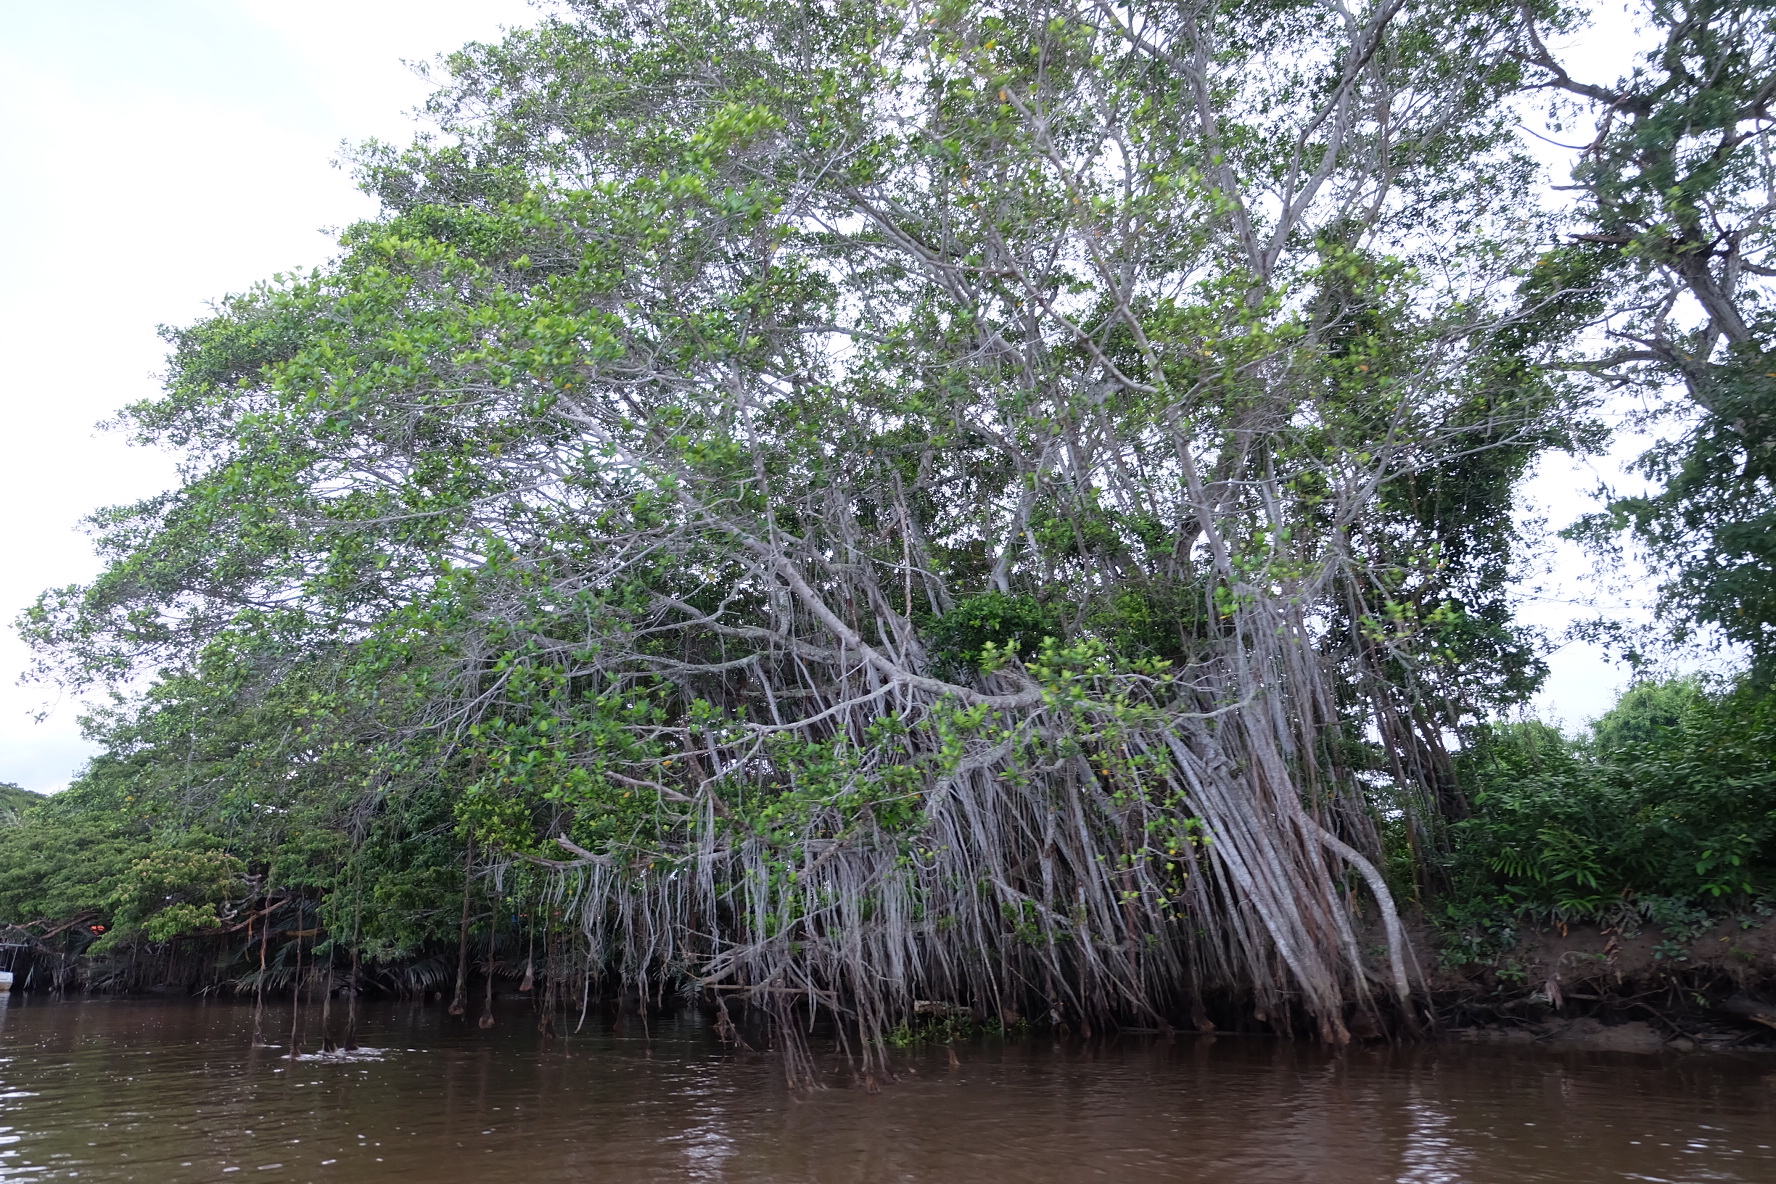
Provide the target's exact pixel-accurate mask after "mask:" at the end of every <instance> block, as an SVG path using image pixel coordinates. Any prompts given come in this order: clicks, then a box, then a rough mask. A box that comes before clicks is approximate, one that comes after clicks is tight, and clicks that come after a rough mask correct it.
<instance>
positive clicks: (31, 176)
mask: <svg viewBox="0 0 1776 1184" xmlns="http://www.w3.org/2000/svg"><path fill="white" fill-rule="evenodd" d="M535 16H536V10H535V9H533V8H531V7H530V6H529V5H528V4H527V3H526V2H525V0H351V2H347V0H301V2H300V3H291V2H288V0H283V2H273V0H79V2H78V3H75V2H73V0H0V112H3V113H4V118H3V119H0V169H3V170H4V176H3V180H4V184H0V226H3V227H4V228H5V229H4V234H5V239H4V250H3V251H0V358H3V359H4V369H3V370H0V405H3V409H4V419H3V420H0V424H4V430H3V431H0V450H3V455H0V505H4V506H5V507H6V511H7V512H6V513H5V515H4V516H0V623H4V624H5V625H6V627H5V628H4V629H0V781H14V782H17V783H19V784H21V785H24V786H25V787H27V788H30V789H36V790H54V789H57V788H60V787H61V786H63V785H65V784H66V783H67V782H68V780H69V778H70V777H71V776H73V775H74V774H75V773H76V772H77V771H78V769H79V767H80V766H81V764H82V763H83V762H84V761H85V760H86V759H87V758H88V757H89V756H90V755H91V749H90V747H89V746H88V745H87V744H86V743H85V742H84V741H83V740H82V739H81V738H80V734H79V727H78V723H77V716H78V714H79V710H80V708H79V705H78V704H76V703H71V702H66V701H58V700H56V699H55V698H54V697H53V692H52V691H50V690H48V689H46V688H43V687H40V686H31V685H26V686H20V685H18V684H17V683H16V682H15V679H16V678H17V676H18V674H19V673H20V672H22V671H23V670H24V669H25V667H26V665H27V664H28V660H29V655H28V653H27V652H26V650H25V648H24V646H23V645H22V644H21V643H20V642H19V641H18V639H17V638H16V636H14V634H13V633H12V631H11V629H10V627H9V626H10V622H11V620H12V619H13V618H14V617H15V616H16V615H17V614H18V612H19V611H20V610H22V609H23V608H24V607H25V606H27V605H28V604H29V603H30V602H31V601H32V600H33V599H34V598H35V596H36V595H37V593H38V592H40V591H41V590H43V589H44V588H47V587H52V586H58V585H63V584H69V583H76V582H81V581H84V580H87V579H90V578H91V577H92V576H93V575H94V574H95V573H96V571H97V568H98V565H97V562H96V560H95V559H94V557H93V555H92V552H91V549H90V546H89V542H88V540H87V538H86V537H85V536H84V535H83V534H81V533H80V532H79V530H78V523H79V521H80V519H81V518H82V517H83V516H84V515H86V514H87V513H89V512H91V511H92V510H93V509H95V508H97V507H99V506H103V505H108V504H114V503H119V502H127V501H133V500H136V499H138V498H141V497H145V496H148V495H150V494H153V493H155V492H157V491H159V490H161V489H163V488H165V487H166V486H167V485H169V484H170V483H171V482H172V480H173V471H172V466H171V463H170V461H169V459H168V458H167V457H165V456H160V455H156V454H153V453H149V452H145V451H143V450H140V449H135V448H131V447H129V446H127V445H126V443H125V442H124V441H123V440H122V439H121V438H120V437H118V436H117V435H115V434H110V433H106V432H104V431H101V430H99V429H98V428H97V426H96V425H97V424H98V423H99V422H100V421H101V420H103V419H105V418H107V417H108V416H110V415H111V414H112V413H113V412H114V411H115V410H116V409H117V408H119V407H121V406H123V405H125V404H127V403H130V402H133V401H135V400H137V399H141V398H144V397H146V396H149V395H152V394H153V393H154V392H155V390H156V389H157V380H156V374H157V373H158V371H159V370H160V368H161V365H162V354H163V346H162V343H161V341H160V340H159V338H158V337H157V335H156V332H155V329H156V326H157V325H161V324H183V323H187V322H190V321H192V320H194V319H195V318H197V317H199V316H201V315H202V314H203V312H204V311H205V308H206V306H207V304H208V302H210V301H212V300H215V299H216V298H218V297H220V296H222V295H224V294H226V293H229V292H232V291H238V290H240V289H242V288H245V287H247V286H249V285H251V284H252V283H253V282H254V281H256V280H259V279H262V278H265V277H268V276H270V275H271V274H272V273H273V272H276V271H280V270H288V269H291V268H296V267H308V266H313V265H315V264H319V263H321V262H323V261H324V260H326V259H327V258H328V257H329V255H330V254H331V251H332V237H331V235H330V234H329V229H330V228H333V227H338V226H341V225H344V224H346V223H349V222H351V221H352V220H354V219H356V218H359V217H362V216H365V215H367V214H369V213H371V212H372V209H371V205H370V203H369V201H368V200H367V199H366V198H364V197H363V196H362V195H360V194H359V193H358V192H357V191H356V190H355V189H353V188H352V185H351V182H350V179H349V177H348V176H347V175H346V174H345V173H344V172H341V171H340V170H339V169H337V168H336V167H334V165H333V161H334V160H335V159H336V158H337V156H338V154H339V145H340V143H341V141H353V142H355V141H359V140H362V139H365V138H368V137H377V138H381V139H390V140H402V139H405V138H406V137H407V136H408V134H409V132H410V130H411V127H412V124H411V122H410V121H409V119H408V118H407V115H406V112H408V111H409V110H411V109H412V108H413V107H414V106H415V105H416V104H417V103H419V102H420V101H421V100H422V99H423V98H424V96H425V94H426V87H425V85H424V84H423V83H422V82H421V81H420V80H419V79H418V78H416V77H415V76H414V74H413V73H412V71H410V70H409V69H408V68H407V67H406V66H404V65H403V64H402V62H403V60H407V61H414V60H428V59H430V58H432V57H433V56H434V55H436V54H438V53H440V52H444V51H447V50H450V49H453V48H455V47H456V46H458V45H460V44H462V43H463V42H465V41H469V40H485V39H490V38H493V37H496V36H498V33H499V28H500V26H501V25H506V26H512V25H521V24H525V23H528V22H529V21H530V20H533V19H534V18H535ZM1607 34H1608V31H1607V30H1606V34H1605V36H1606V39H1610V38H1608V36H1607ZM1593 48H1594V47H1593ZM1601 56H1603V57H1604V58H1606V59H1607V58H1609V57H1612V56H1614V55H1613V54H1610V53H1604V54H1602V55H1601ZM1594 467H1595V466H1580V467H1578V468H1576V469H1574V468H1573V467H1572V466H1568V465H1566V464H1564V463H1563V462H1562V463H1557V464H1555V465H1553V466H1551V467H1550V468H1549V470H1548V471H1547V472H1546V473H1545V474H1544V475H1543V477H1542V478H1541V479H1540V480H1538V481H1537V482H1536V484H1535V486H1534V493H1535V494H1536V496H1537V497H1538V498H1539V499H1540V500H1541V501H1542V502H1543V503H1545V504H1547V505H1548V507H1549V510H1550V516H1551V518H1552V519H1553V520H1554V521H1555V525H1560V524H1564V522H1565V521H1567V520H1569V519H1570V518H1571V517H1572V516H1573V514H1574V513H1576V512H1577V510H1578V508H1579V507H1580V505H1581V504H1582V502H1581V500H1580V499H1578V498H1577V497H1575V495H1574V494H1573V492H1572V491H1573V490H1575V489H1576V488H1578V487H1581V486H1585V487H1588V486H1589V485H1591V484H1593V483H1594V482H1595V479H1596V474H1595V473H1594V472H1593V468H1594ZM1608 469H1609V466H1608V465H1607V464H1606V465H1605V466H1604V468H1603V470H1599V471H1600V472H1603V474H1604V475H1609V473H1608V472H1607V470H1608ZM1582 566H1583V565H1582V563H1581V562H1579V561H1578V560H1577V559H1575V558H1574V557H1572V556H1570V555H1569V556H1568V557H1567V558H1565V559H1564V560H1562V565H1561V567H1560V574H1561V575H1562V577H1563V581H1564V583H1563V585H1562V586H1561V587H1559V588H1556V589H1555V590H1554V591H1553V593H1552V595H1551V596H1549V597H1548V598H1546V599H1544V600H1541V601H1538V602H1536V603H1535V604H1533V605H1530V606H1527V611H1529V612H1530V613H1531V614H1532V615H1534V616H1535V617H1536V618H1537V619H1538V620H1544V621H1546V622H1548V623H1549V624H1551V625H1553V626H1555V627H1557V628H1558V627H1559V626H1561V625H1563V624H1564V622H1565V621H1566V620H1567V619H1568V618H1570V617H1571V616H1572V615H1573V614H1574V611H1575V610H1573V609H1572V608H1571V606H1570V605H1568V604H1567V603H1566V601H1567V600H1568V599H1569V598H1570V597H1571V596H1572V595H1573V594H1574V593H1575V592H1583V591H1584V580H1583V578H1582V574H1581V572H1582ZM1554 661H1555V676H1554V678H1553V680H1552V681H1551V682H1550V685H1549V688H1548V690H1547V691H1546V692H1545V693H1544V695H1543V701H1544V709H1545V710H1547V711H1550V712H1552V713H1553V714H1557V715H1559V716H1561V717H1563V718H1564V719H1566V720H1567V721H1569V722H1570V723H1576V722H1579V721H1581V720H1583V719H1584V718H1586V717H1588V716H1591V715H1595V714H1597V713H1598V712H1600V711H1601V710H1603V709H1604V708H1605V707H1607V706H1608V703H1609V701H1610V697H1611V693H1612V691H1613V689H1614V688H1615V687H1616V686H1618V685H1619V684H1620V683H1621V682H1622V681H1623V678H1624V675H1623V673H1622V672H1621V671H1618V670H1616V669H1615V668H1613V667H1610V666H1609V665H1607V664H1606V663H1603V662H1602V661H1601V660H1600V659H1599V657H1598V656H1597V655H1596V654H1594V653H1592V652H1590V651H1588V650H1585V649H1584V648H1583V647H1569V648H1568V649H1566V650H1563V651H1562V652H1561V653H1559V654H1557V655H1556V656H1555V659H1554ZM45 707H47V708H48V709H49V714H48V716H47V718H46V719H45V720H44V721H43V722H41V723H36V722H33V719H32V716H33V715H34V714H35V713H37V712H38V711H40V710H42V709H44V708H45Z"/></svg>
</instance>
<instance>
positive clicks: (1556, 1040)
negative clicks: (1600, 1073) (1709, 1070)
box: [1428, 917, 1776, 1053]
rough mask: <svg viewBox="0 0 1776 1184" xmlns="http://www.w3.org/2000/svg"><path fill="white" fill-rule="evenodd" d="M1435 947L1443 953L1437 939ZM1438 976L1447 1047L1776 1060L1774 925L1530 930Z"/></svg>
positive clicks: (1727, 921)
mask: <svg viewBox="0 0 1776 1184" xmlns="http://www.w3.org/2000/svg"><path fill="white" fill-rule="evenodd" d="M1428 945H1429V946H1430V948H1432V949H1436V943H1435V939H1434V938H1431V939H1429V941H1428ZM1449 961H1450V960H1449V958H1448V956H1447V951H1445V954H1444V958H1443V959H1441V960H1440V961H1439V964H1438V969H1437V970H1435V971H1434V972H1432V973H1431V974H1430V976H1429V977H1430V985H1431V989H1432V995H1433V998H1434V999H1435V1001H1436V1009H1437V1012H1438V1014H1439V1017H1440V1019H1441V1020H1442V1024H1443V1031H1444V1034H1445V1036H1446V1037H1447V1038H1448V1039H1452V1040H1456V1041H1460V1042H1464V1043H1478V1044H1536V1045H1543V1046H1546V1047H1549V1048H1556V1049H1583V1050H1589V1051H1599V1052H1638V1053H1656V1052H1667V1051H1676V1052H1689V1051H1696V1050H1702V1051H1728V1050H1731V1051H1745V1052H1752V1051H1762V1052H1776V925H1773V924H1772V923H1771V921H1770V920H1769V919H1767V918H1763V917H1755V918H1753V917H1744V918H1734V917H1727V918H1720V919H1715V920H1714V921H1713V922H1712V923H1708V924H1705V925H1698V926H1696V927H1694V928H1692V929H1690V930H1688V931H1685V930H1681V929H1679V930H1676V931H1673V930H1668V929H1662V928H1659V927H1657V926H1645V927H1641V928H1638V929H1632V930H1626V931H1625V930H1624V929H1623V928H1621V927H1610V926H1598V925H1569V926H1563V927H1562V926H1557V927H1551V928H1548V929H1533V930H1532V929H1526V930H1523V931H1521V932H1520V933H1518V934H1517V935H1516V940H1515V941H1514V942H1513V943H1511V945H1510V948H1508V949H1506V950H1503V951H1501V952H1499V953H1497V954H1495V955H1493V956H1492V957H1489V958H1486V959H1482V960H1474V961H1468V962H1465V963H1463V964H1459V965H1450V964H1449Z"/></svg>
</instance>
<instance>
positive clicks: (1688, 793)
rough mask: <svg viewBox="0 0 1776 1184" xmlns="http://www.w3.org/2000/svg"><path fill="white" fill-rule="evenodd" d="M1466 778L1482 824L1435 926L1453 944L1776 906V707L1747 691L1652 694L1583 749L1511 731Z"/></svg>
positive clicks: (1471, 828) (1472, 826) (1467, 834)
mask: <svg viewBox="0 0 1776 1184" xmlns="http://www.w3.org/2000/svg"><path fill="white" fill-rule="evenodd" d="M1461 765H1462V774H1463V776H1464V779H1465V780H1466V782H1467V784H1468V786H1469V788H1470V792H1471V793H1472V795H1473V800H1474V814H1473V816H1472V817H1471V818H1468V819H1466V820H1464V821H1462V822H1459V823H1457V824H1455V826H1454V827H1453V828H1452V829H1453V831H1454V833H1455V836H1456V841H1455V849H1454V854H1453V856H1452V857H1451V859H1450V862H1449V866H1448V872H1449V874H1450V878H1451V881H1452V884H1453V888H1452V890H1451V892H1450V893H1449V895H1448V898H1447V900H1446V901H1444V902H1442V903H1441V904H1440V905H1439V906H1438V908H1437V910H1436V911H1437V913H1438V914H1439V915H1440V918H1441V920H1442V921H1443V922H1444V923H1445V924H1446V925H1447V926H1448V927H1449V928H1450V929H1451V931H1452V932H1454V933H1457V934H1462V933H1466V934H1469V935H1470V936H1471V935H1472V934H1474V933H1476V932H1486V931H1490V932H1495V933H1496V932H1501V931H1505V930H1508V929H1510V928H1511V927H1512V926H1513V925H1514V924H1515V923H1517V922H1518V921H1520V920H1532V921H1540V922H1544V923H1545V922H1550V921H1552V922H1571V921H1579V920H1596V919H1601V918H1605V917H1609V916H1615V915H1618V914H1622V913H1623V910H1625V909H1626V910H1629V911H1630V912H1633V911H1638V912H1639V914H1640V915H1641V916H1643V917H1645V918H1646V919H1648V920H1653V921H1655V922H1668V923H1673V924H1679V923H1680V922H1678V921H1673V920H1672V918H1673V917H1678V916H1679V915H1680V914H1681V915H1682V916H1684V917H1687V916H1690V915H1692V914H1693V913H1694V912H1695V910H1697V909H1706V910H1708V911H1713V912H1719V911H1722V910H1724V909H1727V908H1729V907H1734V906H1739V907H1744V906H1746V905H1747V904H1750V903H1753V902H1756V901H1758V900H1760V899H1763V898H1766V897H1769V896H1770V895H1771V894H1772V893H1776V696H1773V695H1771V694H1770V693H1769V692H1768V691H1767V690H1765V689H1761V688H1759V687H1758V686H1756V685H1754V684H1752V683H1750V682H1748V681H1745V682H1740V683H1737V684H1734V685H1730V686H1720V687H1711V686H1708V685H1706V684H1704V683H1701V682H1698V681H1696V680H1693V679H1689V680H1675V681H1668V682H1648V683H1642V684H1640V685H1638V686H1635V687H1634V688H1632V689H1630V690H1629V691H1627V692H1626V693H1625V694H1624V695H1623V696H1622V698H1621V700H1620V701H1619V702H1618V704H1617V705H1616V707H1615V708H1614V709H1612V710H1611V711H1610V712H1608V713H1607V714H1606V715H1604V716H1603V717H1602V718H1600V719H1598V720H1597V721H1596V722H1595V723H1594V724H1593V725H1592V727H1591V731H1590V734H1589V735H1588V736H1586V737H1584V738H1583V739H1580V740H1572V739H1569V738H1567V737H1565V736H1563V735H1561V733H1559V732H1558V731H1556V730H1555V729H1553V728H1550V727H1548V726H1547V725H1545V724H1541V723H1537V722H1534V721H1527V722H1523V723H1516V724H1506V725H1498V726H1495V727H1492V728H1490V729H1488V730H1487V732H1486V733H1485V735H1484V736H1483V737H1482V738H1481V739H1480V741H1479V742H1478V743H1477V744H1475V745H1474V746H1473V747H1472V748H1471V749H1470V750H1469V751H1467V752H1466V753H1464V754H1463V756H1462V761H1461ZM1649 910H1650V911H1649ZM1680 920H1681V919H1680Z"/></svg>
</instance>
